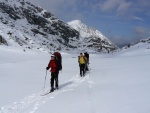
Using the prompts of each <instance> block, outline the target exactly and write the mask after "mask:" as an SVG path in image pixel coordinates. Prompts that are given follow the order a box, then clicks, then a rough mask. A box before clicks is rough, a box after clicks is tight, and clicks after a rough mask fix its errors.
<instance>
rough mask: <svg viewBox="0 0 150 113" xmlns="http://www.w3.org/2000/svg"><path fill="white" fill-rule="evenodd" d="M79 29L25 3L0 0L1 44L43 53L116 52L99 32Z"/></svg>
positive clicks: (24, 0)
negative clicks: (60, 51)
mask: <svg viewBox="0 0 150 113" xmlns="http://www.w3.org/2000/svg"><path fill="white" fill-rule="evenodd" d="M76 25H77V24H76ZM81 26H82V27H80V29H76V30H75V29H74V28H72V27H71V26H70V25H68V24H67V23H65V22H63V21H62V20H60V19H58V18H56V17H55V16H54V15H53V14H52V13H51V12H48V11H46V10H44V9H43V8H41V7H39V6H35V5H33V4H31V3H30V2H28V1H26V0H1V1H0V44H5V45H8V46H17V47H21V48H24V49H26V48H28V49H37V50H42V51H55V50H62V51H71V52H72V51H79V50H81V51H93V52H95V51H96V52H97V51H106V50H108V51H111V50H114V49H116V46H115V45H114V44H112V43H111V42H110V41H109V40H108V39H107V38H106V37H105V36H103V35H102V34H101V33H100V32H99V31H97V30H94V29H92V28H88V27H87V26H85V25H83V24H81ZM79 32H80V33H79Z"/></svg>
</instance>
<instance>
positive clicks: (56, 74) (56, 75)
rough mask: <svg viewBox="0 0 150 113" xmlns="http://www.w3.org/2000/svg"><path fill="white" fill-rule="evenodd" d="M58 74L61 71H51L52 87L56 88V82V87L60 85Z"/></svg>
mask: <svg viewBox="0 0 150 113" xmlns="http://www.w3.org/2000/svg"><path fill="white" fill-rule="evenodd" d="M58 74H59V72H51V88H54V82H55V87H58Z"/></svg>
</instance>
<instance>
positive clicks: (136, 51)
mask: <svg viewBox="0 0 150 113" xmlns="http://www.w3.org/2000/svg"><path fill="white" fill-rule="evenodd" d="M149 50H150V38H147V39H142V40H140V41H139V42H137V43H135V44H129V45H128V46H126V47H123V48H122V49H121V50H120V53H122V55H127V56H128V55H129V54H130V55H131V56H133V55H142V54H143V55H144V54H147V51H149Z"/></svg>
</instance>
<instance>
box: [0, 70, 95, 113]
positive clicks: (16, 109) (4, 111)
mask: <svg viewBox="0 0 150 113" xmlns="http://www.w3.org/2000/svg"><path fill="white" fill-rule="evenodd" d="M90 74H91V69H90V71H89V72H87V73H86V75H85V77H83V78H81V77H80V76H79V74H76V76H75V77H73V78H72V79H71V80H69V81H67V82H65V83H63V84H60V89H59V90H57V91H54V92H53V93H50V94H48V95H45V96H41V93H37V94H32V95H30V96H27V97H25V98H24V99H23V100H21V101H18V102H13V103H12V104H10V105H7V106H4V107H2V108H1V109H0V113H35V112H36V110H37V109H38V107H39V106H41V105H43V104H44V103H46V102H47V101H50V99H54V98H55V97H56V96H57V95H59V94H61V93H63V92H68V91H73V90H74V89H75V87H77V86H78V85H80V84H81V83H83V82H84V81H86V82H87V84H88V88H87V91H88V96H89V97H91V94H90V88H92V84H93V82H91V81H89V76H90ZM45 90H46V91H44V93H46V92H49V88H46V89H45ZM89 106H90V107H91V111H92V112H91V113H94V112H93V107H92V105H91V98H89Z"/></svg>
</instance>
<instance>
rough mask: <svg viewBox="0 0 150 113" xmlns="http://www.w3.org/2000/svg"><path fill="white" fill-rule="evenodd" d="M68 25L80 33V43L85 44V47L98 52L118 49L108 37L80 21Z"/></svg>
mask: <svg viewBox="0 0 150 113" xmlns="http://www.w3.org/2000/svg"><path fill="white" fill-rule="evenodd" d="M68 24H69V25H70V26H71V27H73V28H74V29H75V30H77V31H79V33H80V41H82V42H85V44H84V46H86V47H90V48H96V49H97V51H101V50H107V51H111V50H114V49H116V48H117V46H116V45H115V44H113V43H112V42H111V41H110V40H109V39H108V38H107V37H106V36H104V35H103V34H102V33H101V32H100V31H98V30H96V29H94V28H91V27H88V26H87V25H85V24H83V23H82V22H81V21H80V20H74V21H71V22H68Z"/></svg>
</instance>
